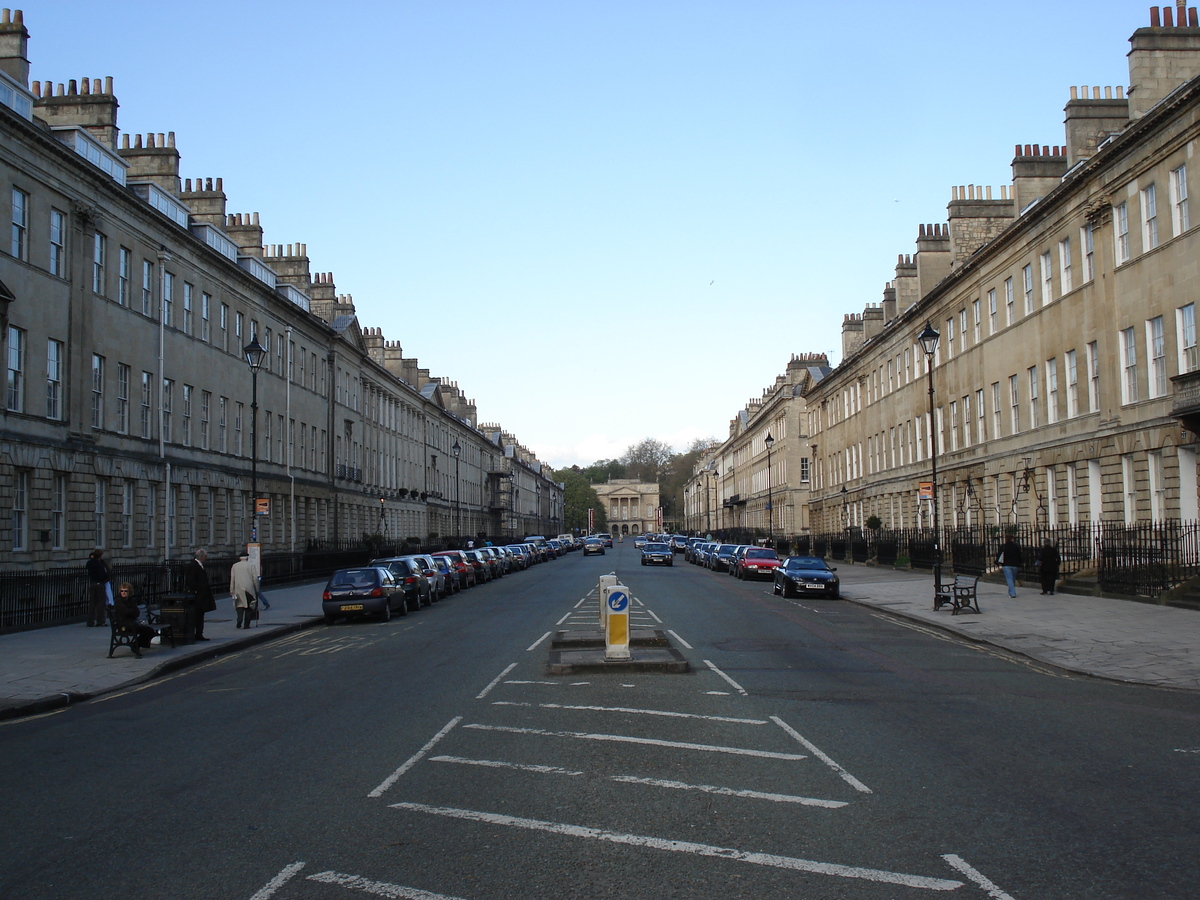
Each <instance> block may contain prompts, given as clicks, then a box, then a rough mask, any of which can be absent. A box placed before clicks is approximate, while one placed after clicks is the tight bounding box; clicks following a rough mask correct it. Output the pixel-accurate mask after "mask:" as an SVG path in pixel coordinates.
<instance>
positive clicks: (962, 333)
mask: <svg viewBox="0 0 1200 900" xmlns="http://www.w3.org/2000/svg"><path fill="white" fill-rule="evenodd" d="M966 349H967V310H966V307H964V308H963V309H960V310H959V311H958V351H959V352H960V353H961V352H963V351H964V350H966Z"/></svg>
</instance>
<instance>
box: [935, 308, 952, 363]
mask: <svg viewBox="0 0 1200 900" xmlns="http://www.w3.org/2000/svg"><path fill="white" fill-rule="evenodd" d="M942 337H944V338H945V340H944V341H942V342H941V343H939V344H938V347H939V348H940V347H941V346H942V344H943V343H944V344H945V345H946V359H952V358H953V357H954V316H951V317H950V318H948V319H947V320H946V331H945V333H944V334H943V335H942Z"/></svg>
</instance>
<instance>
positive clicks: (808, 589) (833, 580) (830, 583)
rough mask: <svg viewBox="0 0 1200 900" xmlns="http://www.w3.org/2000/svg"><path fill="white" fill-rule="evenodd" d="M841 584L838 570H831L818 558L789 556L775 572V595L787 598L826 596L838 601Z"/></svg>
mask: <svg viewBox="0 0 1200 900" xmlns="http://www.w3.org/2000/svg"><path fill="white" fill-rule="evenodd" d="M840 584H841V583H840V582H839V581H838V577H837V569H831V568H829V566H827V565H825V560H823V559H820V558H819V557H816V556H789V557H788V558H787V559H785V560H784V561H783V564H782V565H781V566H780V567H779V568H778V569H776V570H775V588H774V590H775V593H776V594H783V596H785V597H795V596H797V595H799V594H825V595H826V596H828V597H829V598H830V599H832V600H836V599H837V598H838V592H839V587H840Z"/></svg>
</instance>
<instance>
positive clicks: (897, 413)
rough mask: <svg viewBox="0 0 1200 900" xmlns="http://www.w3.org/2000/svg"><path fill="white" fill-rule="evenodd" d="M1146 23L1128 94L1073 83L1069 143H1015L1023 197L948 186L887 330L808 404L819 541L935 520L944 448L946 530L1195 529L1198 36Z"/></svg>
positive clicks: (1015, 191) (1132, 58) (821, 385)
mask: <svg viewBox="0 0 1200 900" xmlns="http://www.w3.org/2000/svg"><path fill="white" fill-rule="evenodd" d="M1166 12H1167V13H1169V12H1170V10H1166ZM1153 14H1154V16H1155V19H1154V20H1152V24H1151V26H1150V27H1148V28H1141V29H1138V30H1137V32H1136V33H1135V34H1134V36H1133V38H1132V39H1131V43H1132V47H1133V49H1132V51H1131V53H1130V55H1129V71H1130V87H1129V90H1128V93H1127V95H1126V93H1125V92H1124V91H1122V90H1121V89H1120V88H1118V89H1117V90H1116V91H1115V92H1114V91H1113V90H1112V89H1111V88H1108V89H1105V91H1104V96H1101V91H1100V89H1099V88H1093V89H1091V90H1089V89H1088V88H1083V89H1081V90H1078V91H1077V90H1076V89H1074V88H1073V89H1072V91H1071V100H1070V101H1069V102H1068V104H1067V108H1066V114H1067V123H1066V139H1067V144H1066V145H1064V146H1061V147H1042V148H1037V147H1032V146H1030V145H1024V146H1018V148H1017V154H1016V157H1015V158H1014V160H1013V164H1012V169H1013V186H1012V191H1011V194H1010V193H1009V191H1008V190H1007V189H1005V190H1002V192H1001V194H1000V198H999V199H998V200H997V199H993V198H992V197H991V192H990V190H989V191H987V192H986V193H985V192H984V191H983V190H982V189H979V188H976V187H974V186H970V187H958V188H956V189H954V191H953V193H952V198H951V201H950V204H949V207H948V209H949V223H948V225H933V226H928V225H926V226H922V227H921V229H920V231H919V234H918V238H917V252H916V255H915V258H914V259H913V260H912V261H911V262H910V261H909V260H910V258H909V257H907V256H902V257H901V265H898V266H897V269H896V280H895V281H894V282H892V283H891V284H889V285H888V286H887V288H886V289H885V304H884V305H885V307H886V305H887V301H888V299H889V297H890V298H891V299H893V300H895V299H899V301H900V302H899V303H898V308H897V309H896V311H895V313H894V314H891V315H889V316H888V321H887V322H886V323H885V326H884V328H883V330H882V331H881V333H880V334H878V335H877V336H875V337H874V338H871V339H869V340H866V341H865V342H863V343H862V344H861V345H859V346H857V347H856V348H855V349H853V350H852V351H851V352H850V353H849V354H848V355H847V357H846V358H845V359H844V360H843V361H842V363H841V365H839V366H838V367H837V368H836V369H834V370H833V372H832V373H831V374H830V375H829V377H828V378H825V379H822V380H820V381H817V382H815V383H814V384H813V385H812V386H811V387H810V388H809V390H808V391H807V395H806V397H807V401H808V404H809V409H810V431H811V434H812V441H813V444H814V459H815V466H814V473H813V477H814V485H813V496H812V517H813V522H814V525H813V527H814V530H822V531H837V530H839V529H841V528H844V527H846V526H848V525H850V526H853V525H859V526H861V525H863V524H864V523H865V520H866V519H867V518H868V517H870V516H872V515H875V516H878V517H879V518H880V519H881V520H882V521H883V524H884V525H885V526H892V527H905V526H912V525H918V524H930V519H931V515H930V504H929V502H928V500H926V501H924V502H920V503H919V502H918V487H919V484H920V483H921V482H922V481H929V480H930V477H931V469H932V462H933V459H932V458H931V451H932V450H934V449H936V454H937V455H936V462H937V472H938V495H939V509H940V511H941V522H942V524H946V525H954V524H959V525H972V524H973V525H978V524H983V523H986V524H994V525H1003V524H1005V523H1010V522H1012V523H1017V522H1020V523H1029V524H1033V525H1039V526H1040V525H1065V524H1074V523H1086V522H1089V521H1104V522H1117V523H1121V522H1124V523H1133V522H1141V521H1149V520H1154V521H1160V520H1170V519H1183V520H1194V519H1196V518H1198V517H1200V514H1198V511H1197V509H1198V505H1200V504H1198V500H1197V484H1198V477H1197V451H1198V449H1200V444H1198V443H1197V438H1196V430H1195V429H1196V427H1197V426H1198V425H1200V423H1198V422H1197V420H1196V419H1195V418H1194V416H1195V415H1196V414H1198V413H1200V403H1198V402H1197V401H1196V400H1195V397H1193V396H1191V394H1189V391H1191V390H1192V389H1193V387H1194V384H1195V382H1196V380H1197V379H1200V372H1198V359H1197V345H1196V329H1195V300H1196V297H1197V294H1198V290H1200V240H1198V239H1197V229H1196V227H1195V226H1196V224H1197V217H1198V215H1200V211H1197V210H1196V208H1195V204H1194V203H1193V202H1192V201H1191V199H1190V198H1191V197H1192V196H1193V195H1194V194H1195V192H1196V191H1197V190H1200V187H1193V186H1194V185H1200V181H1197V177H1198V171H1197V164H1196V163H1195V161H1194V159H1193V154H1194V152H1195V150H1196V149H1197V147H1198V146H1200V78H1198V77H1197V76H1198V75H1200V28H1197V27H1196V20H1195V10H1194V9H1193V10H1188V11H1186V13H1185V12H1184V11H1183V10H1182V9H1181V10H1180V13H1179V15H1180V20H1179V21H1180V23H1181V24H1180V25H1175V24H1164V22H1165V21H1166V20H1165V19H1159V18H1158V14H1159V11H1158V10H1157V9H1155V10H1153ZM1184 16H1189V17H1190V18H1188V19H1184ZM1185 22H1186V24H1183V23H1185ZM1181 26H1182V27H1181ZM1008 198H1011V199H1008ZM1006 200H1007V202H1006ZM914 264H915V268H916V279H915V281H916V287H917V290H916V292H915V294H914V293H913V292H912V291H911V285H912V283H913V281H912V276H913V272H912V269H913V266H914ZM902 281H903V282H904V284H902V283H901V282H902ZM906 297H907V298H908V299H905V298H906ZM927 323H928V324H931V325H932V326H933V327H934V328H935V329H936V330H937V331H939V332H940V338H939V344H938V348H937V351H936V354H935V355H934V358H933V371H932V375H933V378H932V386H933V390H934V395H933V396H934V402H933V406H934V412H933V415H932V421H931V416H930V412H929V403H930V394H929V388H930V381H929V378H928V375H929V372H928V369H927V367H926V363H925V357H924V354H923V353H922V351H921V348H920V346H919V345H918V344H917V334H918V332H920V331H921V330H922V329H923V328H924V327H925V325H926V324H927ZM854 338H855V335H853V334H852V335H851V341H852V342H853V340H854ZM1189 398H1190V399H1189ZM931 441H936V444H931Z"/></svg>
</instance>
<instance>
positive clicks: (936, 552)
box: [917, 322, 942, 609]
mask: <svg viewBox="0 0 1200 900" xmlns="http://www.w3.org/2000/svg"><path fill="white" fill-rule="evenodd" d="M939 337H941V335H940V334H939V333H938V332H937V330H936V329H935V328H934V327H933V325H932V324H931V323H929V322H926V323H925V328H924V329H923V330H922V331H921V333H920V334H919V335H917V342H918V343H919V344H920V345H921V350H922V351H924V353H925V363H926V366H925V368H926V369H927V370H928V372H929V459H930V463H931V467H932V474H933V493H932V497H933V608H934V609H937V608H938V607H939V606H940V605H941V602H940V599H939V595H940V594H941V592H942V532H941V522H940V520H939V519H938V481H937V457H938V439H937V425H936V423H935V422H934V417H933V354H934V353H935V352H936V351H937V345H938V338H939Z"/></svg>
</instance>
